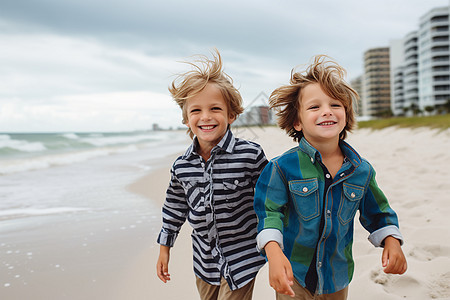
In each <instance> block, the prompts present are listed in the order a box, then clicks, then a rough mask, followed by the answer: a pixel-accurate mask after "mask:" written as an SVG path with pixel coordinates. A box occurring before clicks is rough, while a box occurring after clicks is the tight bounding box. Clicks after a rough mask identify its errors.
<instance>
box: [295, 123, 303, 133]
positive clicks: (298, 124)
mask: <svg viewBox="0 0 450 300" xmlns="http://www.w3.org/2000/svg"><path fill="white" fill-rule="evenodd" d="M294 129H295V130H297V131H302V124H301V123H300V122H298V123H296V124H294Z"/></svg>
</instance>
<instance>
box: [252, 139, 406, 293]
mask: <svg viewBox="0 0 450 300" xmlns="http://www.w3.org/2000/svg"><path fill="white" fill-rule="evenodd" d="M340 147H341V149H342V152H343V154H344V156H345V157H346V159H345V161H344V163H343V165H342V167H341V169H340V170H339V171H338V173H337V174H336V175H335V178H334V179H333V182H332V184H331V185H330V186H329V188H328V190H327V191H325V190H324V189H325V184H324V182H325V180H324V176H325V175H327V174H324V172H323V168H322V167H321V165H320V161H321V155H320V153H319V152H318V151H317V150H316V149H315V148H314V147H312V146H311V145H310V144H309V143H308V142H307V141H306V139H304V138H302V139H301V140H300V143H299V146H298V147H295V148H293V149H291V150H289V151H287V152H286V153H284V154H282V155H281V156H279V157H276V158H274V159H273V160H271V161H270V163H269V164H268V165H267V166H266V167H265V169H264V170H263V172H262V174H261V175H260V177H259V180H258V182H257V184H256V192H255V200H254V207H255V211H256V214H257V216H258V236H257V243H258V248H259V249H260V250H261V249H263V248H264V246H265V245H266V244H267V243H268V242H269V241H276V242H278V244H280V247H281V248H282V249H283V252H284V254H285V255H286V257H287V258H288V259H289V261H290V263H291V265H292V269H293V272H294V277H295V279H296V280H297V281H298V282H299V283H300V284H301V285H303V286H305V277H306V273H307V271H308V268H309V266H310V264H311V262H312V259H313V256H314V253H315V251H316V246H317V260H316V262H315V265H316V270H317V275H318V285H317V290H316V292H317V293H318V294H331V293H334V292H337V291H339V290H341V289H343V288H345V287H346V286H347V285H348V284H349V283H350V281H351V279H352V276H353V271H354V261H353V257H352V244H353V224H354V217H355V215H356V212H357V211H358V210H359V212H360V217H359V220H360V222H361V224H362V225H363V226H364V228H365V229H366V230H367V231H369V233H370V236H369V240H370V242H371V243H372V244H373V245H374V246H376V247H380V246H383V245H382V242H383V240H384V239H385V238H386V237H387V236H390V235H391V236H393V237H395V238H397V239H399V240H400V242H401V243H403V238H402V236H401V234H400V231H399V229H398V219H397V215H396V213H395V212H394V211H393V210H392V209H391V207H390V206H389V203H388V200H387V199H386V197H385V196H384V194H383V192H382V191H381V190H380V188H379V187H378V185H377V183H376V181H375V171H374V169H373V167H372V166H371V165H370V164H369V162H367V161H366V160H365V159H362V158H361V157H360V156H359V154H358V153H357V152H356V151H355V150H354V149H353V148H352V147H351V146H350V145H348V144H347V143H346V142H344V141H341V142H340ZM327 176H328V175H327ZM322 214H325V215H324V216H323V231H322V234H321V235H320V232H319V231H320V230H319V227H320V220H321V217H322ZM319 235H320V236H319ZM262 254H264V251H262Z"/></svg>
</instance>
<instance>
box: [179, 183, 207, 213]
mask: <svg viewBox="0 0 450 300" xmlns="http://www.w3.org/2000/svg"><path fill="white" fill-rule="evenodd" d="M181 184H182V186H183V189H184V193H185V195H186V201H187V203H188V206H189V208H190V209H191V210H194V211H199V210H201V208H203V209H204V203H205V193H204V189H203V186H202V184H201V182H199V181H182V182H181Z"/></svg>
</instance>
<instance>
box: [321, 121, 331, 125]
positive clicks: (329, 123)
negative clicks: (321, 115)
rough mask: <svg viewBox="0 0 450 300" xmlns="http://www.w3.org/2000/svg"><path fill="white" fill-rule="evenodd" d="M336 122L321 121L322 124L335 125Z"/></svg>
mask: <svg viewBox="0 0 450 300" xmlns="http://www.w3.org/2000/svg"><path fill="white" fill-rule="evenodd" d="M333 124H334V122H323V123H320V125H333Z"/></svg>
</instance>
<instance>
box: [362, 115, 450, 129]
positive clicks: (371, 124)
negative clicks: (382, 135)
mask: <svg viewBox="0 0 450 300" xmlns="http://www.w3.org/2000/svg"><path fill="white" fill-rule="evenodd" d="M390 126H398V127H409V128H417V127H430V128H439V129H442V130H445V129H448V128H450V114H445V115H436V116H426V117H422V116H421V117H395V118H387V119H378V120H370V121H361V122H358V128H372V129H383V128H386V127H390Z"/></svg>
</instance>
